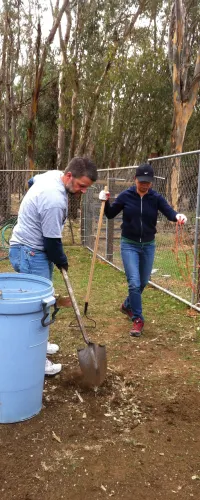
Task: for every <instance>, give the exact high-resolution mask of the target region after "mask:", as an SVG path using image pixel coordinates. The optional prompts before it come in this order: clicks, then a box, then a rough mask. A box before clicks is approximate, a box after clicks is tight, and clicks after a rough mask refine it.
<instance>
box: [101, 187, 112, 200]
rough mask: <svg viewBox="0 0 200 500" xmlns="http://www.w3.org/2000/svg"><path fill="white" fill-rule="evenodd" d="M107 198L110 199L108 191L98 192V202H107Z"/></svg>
mask: <svg viewBox="0 0 200 500" xmlns="http://www.w3.org/2000/svg"><path fill="white" fill-rule="evenodd" d="M109 198H110V193H109V191H105V190H104V189H102V191H100V193H99V200H101V201H107V200H109Z"/></svg>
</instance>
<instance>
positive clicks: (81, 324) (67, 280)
mask: <svg viewBox="0 0 200 500" xmlns="http://www.w3.org/2000/svg"><path fill="white" fill-rule="evenodd" d="M61 272H62V276H63V279H64V282H65V285H66V287H67V290H68V293H69V296H70V299H71V302H72V305H73V309H74V312H75V315H76V319H77V321H78V324H79V326H80V330H81V333H82V335H83V339H84V341H85V343H86V344H87V345H89V344H90V341H89V339H88V336H87V333H86V330H85V327H84V325H83V322H82V319H81V315H80V311H79V308H78V304H77V302H76V299H75V297H74V292H73V290H72V286H71V283H70V281H69V277H68V274H67V271H65V269H63V268H62V270H61Z"/></svg>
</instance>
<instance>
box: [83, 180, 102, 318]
mask: <svg viewBox="0 0 200 500" xmlns="http://www.w3.org/2000/svg"><path fill="white" fill-rule="evenodd" d="M107 190H108V188H107V186H105V187H104V191H107ZM105 203H106V202H105V201H102V203H101V209H100V214H99V221H98V227H97V234H96V240H95V245H94V251H93V256H92V262H91V267H90V275H89V281H88V287H87V293H86V297H85V313H86V311H87V306H88V302H89V296H90V291H91V285H92V279H93V274H94V265H95V260H96V256H97V249H98V244H99V237H100V232H101V226H102V221H103V215H104V209H105Z"/></svg>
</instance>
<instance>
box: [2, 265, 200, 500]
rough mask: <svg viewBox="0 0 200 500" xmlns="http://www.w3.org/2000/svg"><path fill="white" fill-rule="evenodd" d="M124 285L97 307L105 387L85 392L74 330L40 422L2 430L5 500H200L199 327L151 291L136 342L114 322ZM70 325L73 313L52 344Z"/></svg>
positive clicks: (121, 319) (64, 343) (123, 322)
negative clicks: (103, 348) (105, 368)
mask: <svg viewBox="0 0 200 500" xmlns="http://www.w3.org/2000/svg"><path fill="white" fill-rule="evenodd" d="M99 265H100V264H99ZM102 269H103V266H102ZM104 269H105V266H104ZM104 269H103V271H102V270H101V274H102V273H103V272H104ZM110 272H111V273H113V276H114V275H115V276H116V274H115V273H116V271H115V270H111V271H110ZM118 276H119V275H118ZM113 279H114V278H113ZM123 280H124V278H121V277H120V278H118V279H117V282H116V290H115V291H113V294H111V293H110V294H109V299H108V297H107V299H105V302H104V303H102V305H101V307H100V306H99V310H98V318H97V319H98V324H97V331H96V333H95V334H94V333H92V331H91V334H92V335H93V337H94V335H95V338H96V341H97V342H101V343H102V342H103V343H105V344H106V346H107V357H108V372H107V378H106V381H105V382H104V384H103V385H102V387H100V388H99V389H98V390H97V391H95V390H94V389H88V388H87V387H85V386H84V384H83V380H82V376H81V372H80V370H79V367H78V361H77V354H76V342H75V343H74V345H73V346H71V348H70V349H69V342H70V340H66V338H67V339H70V338H71V335H73V336H74V335H75V334H74V332H73V333H72V332H71V330H70V328H68V333H67V337H66V334H65V336H64V334H63V337H61V339H60V351H59V354H57V355H56V356H54V357H53V359H54V360H55V361H61V362H62V363H63V370H62V372H61V374H59V375H57V376H56V377H54V378H49V379H48V380H46V381H45V387H44V396H43V408H42V411H41V412H40V414H39V415H37V416H35V417H33V418H32V419H30V420H27V421H25V422H22V423H17V424H9V425H1V426H0V445H1V454H0V499H1V500H11V499H17V500H36V499H41V500H60V499H67V500H68V499H69V500H79V499H80V500H86V499H87V500H88V499H89V500H93V499H95V500H102V499H109V498H113V499H115V500H120V499H122V498H123V499H125V500H132V499H134V500H143V499H145V500H159V499H162V500H174V499H176V498H177V499H179V500H189V499H190V498H194V499H195V500H197V499H198V498H199V496H200V494H199V490H200V384H199V376H200V350H199V333H198V332H199V326H198V324H199V319H198V317H197V316H196V315H194V316H193V315H192V316H190V314H189V312H188V310H187V308H186V307H185V306H184V305H183V304H181V305H179V304H178V305H177V302H176V301H175V300H173V299H171V298H170V297H167V298H166V296H164V294H161V293H160V292H158V291H156V290H153V289H152V288H147V290H146V291H145V297H144V300H145V303H146V304H148V303H149V304H150V305H151V307H149V306H148V307H149V313H148V321H146V324H145V329H144V333H143V335H142V337H141V338H140V339H131V338H130V337H129V334H128V332H129V326H130V323H129V320H128V318H126V317H125V316H123V315H122V314H121V313H120V312H119V311H118V306H117V305H116V306H115V305H114V308H115V310H116V314H115V315H113V314H112V311H113V296H114V294H115V293H116V296H114V302H117V300H118V299H119V301H120V300H121V297H122V295H123V293H124V292H123V290H122V291H121V292H118V291H119V290H121V288H123ZM117 287H118V288H117ZM120 294H121V295H120ZM119 296H120V298H119ZM111 306H112V307H111ZM106 307H107V309H106ZM146 307H147V306H146ZM109 308H110V309H109ZM166 308H167V311H168V314H166V313H165V310H166ZM93 312H94V311H93ZM64 324H65V325H66V313H65V312H64V313H61V316H60V319H59V321H58V324H57V326H55V327H54V328H53V329H52V331H51V336H52V337H51V338H52V340H56V341H57V340H58V335H59V329H62V330H64ZM77 335H78V334H77ZM79 343H80V342H79Z"/></svg>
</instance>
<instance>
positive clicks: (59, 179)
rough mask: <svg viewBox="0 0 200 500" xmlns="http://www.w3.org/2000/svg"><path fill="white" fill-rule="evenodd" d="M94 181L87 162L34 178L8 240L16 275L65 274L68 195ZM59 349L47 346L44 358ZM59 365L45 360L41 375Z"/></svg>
mask: <svg viewBox="0 0 200 500" xmlns="http://www.w3.org/2000/svg"><path fill="white" fill-rule="evenodd" d="M96 180H97V168H96V165H95V164H94V163H93V162H92V161H91V160H89V159H88V158H79V157H75V158H73V159H72V160H71V161H70V163H69V164H68V166H67V167H66V169H65V171H64V173H63V172H61V171H58V170H56V171H55V170H52V171H49V172H46V173H45V174H41V175H40V176H38V178H37V181H36V182H34V183H33V185H32V187H31V189H29V191H28V192H27V193H26V195H25V196H24V198H23V200H22V203H21V205H20V209H19V214H18V219H17V224H16V226H15V227H14V229H13V233H12V236H11V239H10V249H9V259H10V262H11V264H12V266H13V268H14V270H15V271H16V272H18V273H26V274H36V275H39V276H43V277H44V278H47V279H50V280H52V273H53V265H54V264H55V265H56V266H57V267H58V269H60V270H61V269H62V268H63V269H65V270H66V271H67V270H68V260H67V256H66V255H65V253H64V250H63V245H62V240H61V238H62V230H63V226H64V224H65V222H66V220H67V214H68V193H72V194H73V195H74V196H76V195H77V194H79V193H86V191H87V189H88V187H90V186H91V185H92V184H93V182H95V181H96ZM58 349H59V347H58V346H57V345H56V344H50V342H48V347H47V354H55V353H56V352H57V351H58ZM61 368H62V365H61V364H60V363H57V364H55V363H52V362H51V361H49V360H48V359H46V365H45V375H56V374H57V373H59V372H60V371H61Z"/></svg>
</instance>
